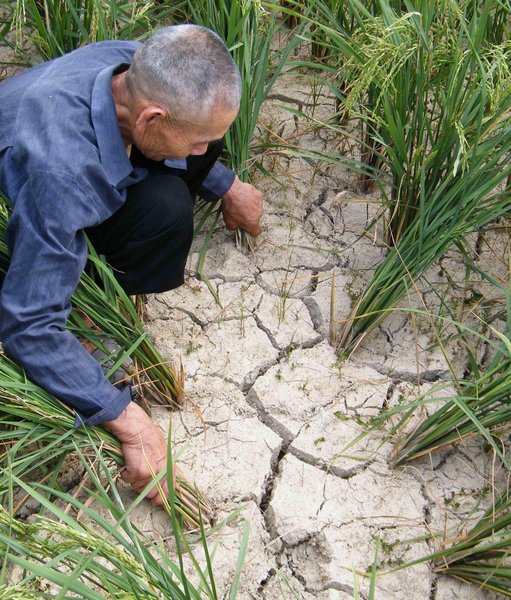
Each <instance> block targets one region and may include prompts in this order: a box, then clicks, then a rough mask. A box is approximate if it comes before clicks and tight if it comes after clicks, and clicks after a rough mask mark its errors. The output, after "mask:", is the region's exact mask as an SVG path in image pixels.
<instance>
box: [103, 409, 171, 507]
mask: <svg viewBox="0 0 511 600" xmlns="http://www.w3.org/2000/svg"><path fill="white" fill-rule="evenodd" d="M103 425H104V426H105V427H106V428H107V429H108V430H109V431H111V432H112V433H113V434H114V435H115V437H117V439H118V440H119V441H120V442H121V444H122V454H123V456H124V461H125V463H126V466H125V468H124V469H123V471H122V472H121V477H122V479H123V480H124V481H125V482H126V483H129V484H131V486H132V487H133V489H134V490H135V491H136V492H141V491H142V490H143V489H144V488H145V487H146V485H147V484H148V483H149V482H150V481H152V479H153V474H152V473H151V470H152V471H153V473H154V474H155V475H156V474H158V473H159V472H160V471H161V470H162V469H163V468H165V466H166V462H167V442H166V440H165V437H164V436H163V432H162V430H161V429H160V427H158V426H157V425H156V424H155V423H154V422H153V421H152V420H151V418H150V417H149V416H148V415H147V413H146V412H145V411H144V410H143V409H142V408H140V406H138V405H137V404H135V403H134V402H130V403H129V404H128V406H127V407H126V408H125V409H124V411H123V412H122V413H121V414H120V415H119V416H118V417H117V419H114V420H113V421H107V422H105V423H103ZM160 485H161V487H162V489H163V493H164V494H165V495H166V496H168V488H167V481H166V479H165V477H164V478H163V479H161V480H160ZM146 497H147V498H148V499H149V500H150V501H151V504H154V505H162V504H163V500H162V498H161V496H160V494H159V492H158V488H157V486H156V484H155V485H154V487H153V488H152V489H151V490H150V491H149V492H148V494H147V496H146Z"/></svg>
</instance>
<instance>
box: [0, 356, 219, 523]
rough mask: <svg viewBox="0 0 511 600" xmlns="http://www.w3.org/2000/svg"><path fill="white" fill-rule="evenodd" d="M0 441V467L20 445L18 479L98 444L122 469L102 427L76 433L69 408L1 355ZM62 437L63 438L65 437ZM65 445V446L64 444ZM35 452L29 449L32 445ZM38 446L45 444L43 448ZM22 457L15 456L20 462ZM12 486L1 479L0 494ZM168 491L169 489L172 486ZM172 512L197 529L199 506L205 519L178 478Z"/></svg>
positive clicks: (197, 497)
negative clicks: (79, 450) (77, 450)
mask: <svg viewBox="0 0 511 600" xmlns="http://www.w3.org/2000/svg"><path fill="white" fill-rule="evenodd" d="M0 400H1V401H0V423H1V424H2V427H1V433H0V440H1V443H2V446H3V450H2V452H0V462H1V461H4V463H3V464H5V460H6V457H8V455H9V454H8V453H9V450H8V449H9V448H10V447H11V446H12V445H13V444H14V445H19V446H20V449H21V450H22V456H21V460H20V461H19V463H17V464H16V468H17V469H18V470H17V471H16V475H17V476H18V477H19V478H27V477H28V476H32V475H33V473H35V472H38V471H40V470H41V468H45V465H46V466H48V467H49V466H50V465H53V466H52V469H53V471H54V472H55V473H58V471H59V469H56V468H55V462H54V461H57V462H58V461H60V464H62V463H63V461H64V460H65V458H66V456H68V455H69V453H70V452H71V451H72V449H73V447H74V446H77V445H79V446H80V447H81V448H82V450H83V449H84V448H86V447H89V446H90V448H91V449H93V448H94V444H96V445H100V446H101V448H102V450H103V452H104V454H105V456H107V457H108V458H109V460H110V461H111V462H112V463H113V464H114V465H117V466H118V467H122V465H123V464H124V462H123V458H122V453H121V445H120V442H119V441H118V440H117V438H115V437H114V436H113V435H112V434H111V433H109V432H108V431H107V430H106V429H104V428H103V427H100V426H98V427H92V428H88V427H80V428H78V429H75V424H74V421H75V416H74V414H73V412H72V411H71V409H70V408H69V407H67V406H66V405H64V404H63V403H62V402H60V401H59V400H57V399H56V398H54V397H53V396H52V395H51V394H49V393H48V392H46V391H45V390H43V389H42V388H40V387H39V386H38V385H36V384H35V383H33V382H31V381H30V380H29V379H28V377H27V375H26V374H25V372H24V371H23V369H21V368H20V367H19V366H17V365H16V364H15V363H14V362H12V361H11V360H10V359H9V358H8V357H7V356H5V354H4V353H3V351H2V352H0ZM63 436H64V437H63ZM64 442H65V443H66V444H67V445H65V444H64ZM31 444H33V445H34V450H33V451H31V450H29V448H30V445H31ZM40 444H43V448H41V446H40ZM19 459H20V457H17V460H19ZM10 485H12V482H10V481H9V479H6V476H5V475H0V491H1V493H5V491H6V490H8V489H9V487H10ZM171 487H172V486H171ZM176 494H177V500H176V507H177V510H178V512H179V514H180V515H181V516H182V517H183V519H184V520H185V521H187V522H188V523H190V524H192V525H193V526H198V519H199V506H200V510H202V513H203V515H204V518H205V519H207V518H209V516H210V508H209V506H208V504H207V502H206V500H205V499H204V498H203V496H202V495H201V493H200V492H199V491H198V490H196V488H195V487H194V486H193V485H192V484H190V483H189V482H188V481H187V480H186V479H185V477H184V476H182V475H181V474H179V472H177V474H176Z"/></svg>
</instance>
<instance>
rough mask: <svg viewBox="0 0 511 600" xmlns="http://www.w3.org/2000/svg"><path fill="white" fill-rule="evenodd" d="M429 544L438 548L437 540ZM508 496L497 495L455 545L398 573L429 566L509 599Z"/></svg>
mask: <svg viewBox="0 0 511 600" xmlns="http://www.w3.org/2000/svg"><path fill="white" fill-rule="evenodd" d="M432 542H433V543H437V544H438V539H437V536H434V537H433V536H432ZM510 556H511V495H510V490H509V488H508V489H506V490H504V491H503V492H502V493H499V494H496V497H495V499H494V501H493V503H492V504H491V506H490V507H489V508H488V509H487V510H486V512H485V513H484V514H483V516H482V517H481V518H480V519H479V520H478V521H477V523H476V524H475V525H473V526H472V527H470V528H469V529H468V530H467V531H461V532H460V533H459V535H457V536H456V538H455V541H454V542H452V543H450V544H448V545H447V544H446V545H443V544H442V547H441V548H440V549H439V550H438V551H436V552H433V553H431V554H429V555H427V556H424V557H422V558H420V559H418V560H414V561H413V562H409V563H406V564H403V565H401V566H400V567H399V570H401V569H405V568H408V567H411V566H413V565H416V564H419V563H424V562H430V563H431V564H432V566H433V571H434V572H435V573H438V574H440V575H450V576H451V577H456V578H457V579H461V580H462V581H465V582H466V583H470V584H474V585H476V586H478V587H481V588H488V589H491V590H494V591H495V592H498V593H500V594H503V595H504V596H511V568H510V566H509V557H510Z"/></svg>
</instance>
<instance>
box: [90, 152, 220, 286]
mask: <svg viewBox="0 0 511 600" xmlns="http://www.w3.org/2000/svg"><path fill="white" fill-rule="evenodd" d="M222 147H223V142H213V143H211V144H210V145H209V147H208V150H207V151H206V153H205V154H203V155H201V156H190V157H188V159H187V167H188V168H187V170H186V171H184V170H180V169H168V168H162V164H161V163H157V162H154V161H151V160H149V159H146V158H145V157H144V156H142V155H141V154H140V153H139V152H138V151H137V149H136V148H134V149H133V151H132V155H131V161H132V163H133V165H134V166H143V167H144V168H146V169H148V170H149V176H148V177H147V178H146V179H145V180H144V181H141V182H140V183H138V184H136V185H133V186H130V187H129V188H128V192H127V200H126V202H125V204H124V205H123V206H122V207H121V208H120V209H119V210H118V211H117V212H115V213H114V214H113V215H112V216H111V217H110V218H109V219H107V220H106V221H104V222H103V223H101V224H100V225H98V226H96V227H91V228H88V229H87V230H86V233H87V235H88V237H89V239H90V240H91V242H92V245H93V246H94V248H95V249H96V251H97V252H98V254H103V255H105V257H106V260H107V262H108V264H109V265H110V266H111V267H112V269H113V271H114V273H115V276H116V278H117V280H118V282H119V283H120V285H121V286H122V288H123V289H124V290H125V292H126V293H127V294H147V293H158V292H164V291H167V290H171V289H173V288H176V287H178V286H180V285H182V283H183V282H184V270H185V265H186V259H187V257H188V252H189V250H190V246H191V243H192V238H193V227H194V225H193V208H194V199H195V196H196V195H197V193H198V192H199V188H200V186H201V184H202V182H203V181H204V179H205V178H206V176H207V174H208V173H209V171H210V170H211V168H212V166H213V165H214V163H215V161H216V160H217V158H218V157H219V156H220V153H221V151H222Z"/></svg>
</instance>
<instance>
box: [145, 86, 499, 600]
mask: <svg viewBox="0 0 511 600" xmlns="http://www.w3.org/2000/svg"><path fill="white" fill-rule="evenodd" d="M314 105H316V108H315V111H314V116H315V117H316V118H321V117H322V116H327V115H330V114H332V112H333V101H332V100H331V99H330V98H328V97H327V96H324V95H322V93H321V91H318V90H316V95H315V96H314V95H312V93H311V90H310V88H309V86H308V83H307V80H306V79H305V78H301V79H300V78H296V77H290V76H286V77H284V78H281V81H280V83H279V87H278V89H277V90H276V91H275V93H274V94H273V97H272V98H271V99H270V101H269V102H267V105H266V106H265V110H264V111H263V114H262V116H261V128H260V135H262V136H270V137H271V136H272V135H273V134H277V135H278V136H279V137H280V138H282V139H285V140H286V141H287V142H288V143H292V144H299V145H301V146H302V147H307V148H316V149H320V150H323V149H329V150H332V149H336V151H337V152H339V153H349V152H353V151H354V145H353V141H350V140H349V134H348V132H346V136H340V135H339V133H336V132H332V131H328V130H315V128H314V127H313V125H312V124H311V122H308V121H306V120H304V119H298V118H297V117H296V116H294V115H293V114H292V113H290V112H289V111H287V110H286V108H285V107H286V106H287V107H291V108H294V109H297V108H298V109H301V110H302V109H303V110H307V109H308V110H309V111H312V107H313V106H314ZM311 114H312V112H311ZM270 132H272V133H270ZM264 161H265V162H264V164H265V167H266V168H267V169H268V171H269V172H271V173H272V174H273V175H274V178H275V179H271V178H269V177H267V178H263V177H262V176H261V177H260V178H259V180H258V181H257V182H256V183H257V185H258V186H259V187H260V189H262V190H263V191H264V193H265V208H264V219H263V224H264V232H263V234H262V235H261V236H260V238H258V240H257V243H256V248H255V251H254V252H253V253H250V252H249V253H247V252H244V251H242V250H240V249H238V248H237V247H236V244H235V240H234V236H233V234H230V233H228V232H226V231H225V230H223V229H222V228H219V230H218V232H217V233H216V234H215V236H214V239H213V242H212V245H211V247H210V250H209V253H208V257H207V262H206V267H205V272H206V273H207V274H208V276H209V278H210V280H211V283H212V285H213V286H214V289H215V290H216V292H217V294H218V297H219V298H220V302H221V304H220V305H219V304H218V303H216V302H215V300H214V298H213V296H212V294H211V293H210V291H209V290H208V289H207V286H206V285H205V284H204V283H202V282H200V281H199V280H198V279H197V278H196V277H195V276H194V275H193V273H194V268H195V264H196V261H197V257H198V254H197V252H198V250H199V248H200V244H201V240H198V241H197V244H196V251H195V253H194V254H193V255H192V256H191V260H190V277H189V279H188V280H187V282H186V284H185V285H184V286H183V287H182V288H180V289H178V290H175V291H172V292H169V293H166V294H161V295H158V296H154V297H151V298H150V300H149V302H148V305H147V315H146V317H147V330H148V332H149V333H150V335H151V336H152V338H153V339H154V340H155V341H156V344H157V346H158V347H159V348H160V349H161V351H162V352H163V354H164V355H166V356H168V357H170V358H172V359H173V360H174V361H179V360H180V359H181V360H182V361H183V364H184V369H185V373H186V392H187V395H188V399H189V402H188V403H187V407H186V408H185V410H183V411H182V412H180V413H173V414H172V416H171V418H172V436H173V442H174V448H175V450H176V451H179V452H181V454H180V458H179V461H180V464H181V465H182V466H183V467H184V469H185V470H186V471H187V472H188V473H189V474H190V475H191V477H193V478H194V479H195V481H196V482H197V484H198V486H199V487H200V488H201V489H202V490H204V491H205V493H206V494H207V496H208V498H209V499H210V501H211V503H212V504H213V506H214V508H215V513H216V517H215V518H216V520H217V521H221V520H222V519H224V518H226V517H228V515H229V514H230V513H231V512H232V511H238V510H240V509H241V508H242V510H241V512H240V513H239V514H238V515H237V517H235V518H233V519H232V521H230V522H229V523H228V524H227V525H225V526H224V527H223V528H222V529H221V530H220V532H219V533H218V534H216V535H214V536H213V537H212V539H211V543H212V546H215V557H214V568H215V574H216V578H217V585H218V586H219V589H220V590H221V591H222V592H224V591H225V590H226V589H227V588H228V585H229V584H230V582H231V580H232V577H233V574H234V571H235V567H236V560H237V555H238V549H239V546H240V541H241V536H242V532H243V527H244V524H245V523H246V522H248V523H249V526H250V542H249V550H248V554H247V558H246V561H245V567H244V570H243V574H242V578H241V591H240V593H239V596H238V597H239V598H241V599H243V600H244V599H249V598H257V599H263V600H276V599H280V598H303V599H313V598H314V599H318V600H327V599H329V600H330V599H344V598H346V599H348V598H354V597H356V593H357V589H358V590H359V591H360V595H361V596H360V597H362V598H365V597H367V590H368V586H369V580H368V578H367V577H364V576H363V573H366V572H368V571H369V570H370V568H371V565H372V563H373V561H374V557H375V552H376V547H377V545H378V546H379V553H378V564H379V567H378V569H379V574H378V577H377V583H376V594H375V597H376V598H377V599H379V600H382V599H384V600H386V599H389V600H401V599H403V600H410V599H421V600H422V599H424V600H452V599H458V598H459V599H463V600H465V599H469V598H474V599H482V598H490V597H494V596H493V594H491V593H489V592H484V591H481V590H478V589H477V588H475V587H470V586H468V585H466V584H463V583H460V582H458V581H455V580H453V579H450V578H448V577H437V576H436V575H435V574H434V573H433V572H432V570H431V569H430V566H429V565H428V564H420V565H416V566H413V567H409V568H406V569H403V570H400V571H393V572H391V571H392V569H393V568H395V567H397V566H398V565H399V564H403V563H405V562H409V561H412V560H414V559H417V558H419V557H421V556H424V555H427V554H428V553H430V552H432V551H434V550H435V548H437V547H440V545H441V544H442V543H443V542H444V540H449V539H450V538H452V537H453V536H455V534H456V529H453V528H456V527H459V528H461V527H462V521H463V519H464V518H465V517H466V516H467V515H468V514H469V512H470V510H471V509H472V507H473V506H474V503H475V500H476V498H477V496H478V494H479V491H480V490H481V489H483V488H487V489H488V488H489V487H490V486H491V485H492V483H493V481H494V478H495V477H498V476H499V474H498V473H495V472H492V471H491V464H489V462H490V458H489V457H487V456H485V455H484V454H482V453H481V452H480V451H479V449H478V446H477V443H474V444H472V445H471V446H468V445H462V446H458V447H456V448H453V449H450V450H447V451H446V452H443V453H440V454H438V455H436V456H434V457H432V458H431V459H425V460H422V461H419V462H416V463H414V464H413V465H411V466H408V467H405V468H397V469H391V468H390V466H389V458H390V456H391V452H392V445H391V444H390V442H388V441H386V439H385V436H384V432H382V431H376V432H373V433H371V434H370V435H368V436H366V437H364V438H363V439H362V440H361V441H360V442H359V443H358V444H356V445H352V446H350V447H348V446H349V445H350V444H351V442H353V441H354V440H355V439H356V438H357V436H359V435H360V434H361V433H362V432H363V431H364V423H366V422H367V421H368V419H370V418H371V417H373V416H375V415H377V414H379V413H380V412H381V411H382V410H384V409H386V408H389V407H391V406H393V405H395V404H396V403H398V402H403V401H406V400H407V399H411V398H413V397H414V396H415V395H416V394H417V393H418V392H419V391H425V390H426V389H428V387H430V386H432V385H434V384H435V383H438V382H441V381H444V380H448V379H449V370H448V367H447V364H446V360H445V358H444V356H443V355H442V353H441V352H440V350H438V349H437V350H428V351H426V349H427V348H428V346H430V344H431V342H432V336H431V331H430V328H429V326H428V324H427V322H423V321H421V320H420V319H418V318H414V319H407V318H406V316H405V313H396V314H395V315H394V316H391V317H390V318H388V319H387V320H386V321H385V322H384V324H383V325H382V326H381V327H380V328H379V329H378V330H376V331H375V332H374V333H373V334H372V335H371V336H369V337H367V339H366V340H365V341H364V344H363V346H361V347H360V348H359V349H358V350H357V351H356V352H355V353H354V354H353V355H352V356H351V357H350V358H349V359H347V360H340V359H339V357H338V356H337V355H336V352H335V350H334V348H333V347H332V345H331V343H330V341H329V330H330V321H331V314H333V315H334V319H335V321H336V323H337V324H338V323H339V322H340V321H342V319H344V318H346V316H347V315H348V312H349V309H350V307H351V305H352V301H353V298H354V297H355V295H356V293H357V292H358V291H360V290H361V289H362V288H363V285H364V283H365V282H366V281H368V279H369V278H370V275H371V272H372V271H373V269H374V267H375V266H376V265H377V264H378V263H379V262H380V261H381V259H382V257H383V256H384V250H383V244H382V240H381V232H380V231H379V230H378V229H376V230H373V231H372V233H371V234H369V235H368V234H364V231H365V229H366V227H367V225H368V222H369V221H370V220H371V219H372V218H373V217H374V215H375V214H376V212H377V210H378V204H377V202H376V200H377V198H376V196H374V195H373V196H371V195H368V194H363V193H362V192H361V191H360V185H359V182H358V180H357V177H356V176H355V175H353V174H350V173H348V172H347V171H346V169H345V168H342V167H340V166H334V165H325V164H319V163H318V162H317V161H314V160H312V159H300V158H295V157H293V156H292V155H291V154H290V153H286V152H280V153H277V154H274V155H271V156H270V155H269V156H267V157H266V158H265V159H264ZM483 254H484V253H483ZM491 260H492V261H493V263H494V261H495V258H494V257H493V258H491ZM463 275H464V272H463V270H462V269H461V267H460V266H459V264H458V263H457V262H456V259H455V257H452V258H451V257H447V258H446V259H445V260H444V261H443V263H442V265H437V266H435V268H434V269H432V270H431V272H430V273H429V275H428V278H429V282H430V284H431V285H432V286H433V287H434V288H435V290H438V289H443V290H444V291H445V290H448V289H451V288H452V286H453V281H455V280H457V281H460V282H461V281H462V280H463ZM332 286H333V288H334V289H333V293H332ZM433 287H432V288H431V289H424V290H423V296H422V297H423V298H425V299H426V301H428V302H429V303H430V305H431V306H434V298H435V294H434V293H433ZM410 301H411V302H412V303H414V302H415V304H416V305H417V306H420V302H419V300H418V299H415V300H414V299H413V298H412V299H410ZM450 359H451V360H452V361H453V364H454V366H455V368H456V369H457V370H458V372H460V373H461V372H462V371H463V369H464V358H463V356H462V355H460V354H457V353H456V352H455V351H454V352H453V353H452V355H451V356H450ZM153 416H154V417H155V418H157V419H158V420H159V421H160V423H161V424H162V425H163V426H164V427H165V428H168V426H169V414H168V412H167V411H165V410H164V409H156V408H155V409H154V412H153ZM139 518H140V520H141V522H142V524H143V527H144V529H145V530H148V531H151V530H152V531H154V532H155V534H157V535H158V536H163V537H164V538H166V537H169V536H170V532H169V530H168V520H167V518H166V516H165V515H164V514H163V513H162V511H160V510H153V509H151V508H149V507H148V506H144V508H143V509H142V513H141V514H140V515H139ZM460 530H461V529H460ZM431 532H438V533H439V538H438V542H436V543H434V544H433V543H428V542H427V541H425V540H424V539H421V538H424V536H427V535H428V534H429V533H431ZM378 540H379V541H378Z"/></svg>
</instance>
